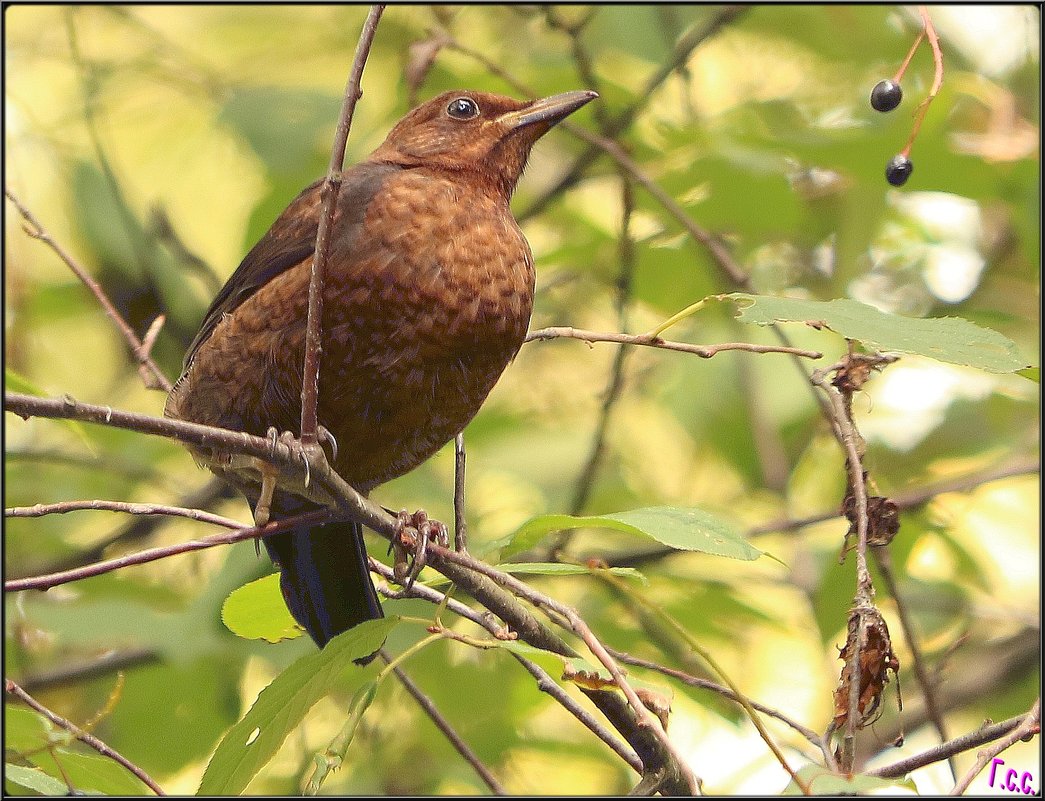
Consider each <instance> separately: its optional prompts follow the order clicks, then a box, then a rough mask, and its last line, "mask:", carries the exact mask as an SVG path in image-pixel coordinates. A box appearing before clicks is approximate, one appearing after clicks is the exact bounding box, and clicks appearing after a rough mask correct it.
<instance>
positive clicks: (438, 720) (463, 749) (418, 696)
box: [381, 649, 507, 795]
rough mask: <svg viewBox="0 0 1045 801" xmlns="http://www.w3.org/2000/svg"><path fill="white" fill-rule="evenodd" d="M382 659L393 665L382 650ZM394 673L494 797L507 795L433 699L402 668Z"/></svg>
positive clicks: (396, 667) (394, 670)
mask: <svg viewBox="0 0 1045 801" xmlns="http://www.w3.org/2000/svg"><path fill="white" fill-rule="evenodd" d="M381 658H382V659H384V660H385V662H386V663H391V659H390V658H389V656H388V655H387V654H386V653H385V652H384V649H382V650H381ZM392 672H393V673H395V675H396V678H397V679H399V682H400V683H401V684H402V685H403V687H405V688H406V691H407V692H408V693H410V695H411V696H412V697H413V699H414V700H415V701H417V705H418V706H419V707H421V709H423V710H424V712H425V714H426V715H428V718H429V720H431V721H432V723H434V724H435V727H436V728H437V729H439V731H441V732H442V733H443V736H444V737H446V739H447V740H448V741H449V743H450V745H452V746H453V747H454V750H455V751H457V753H459V754H460V755H461V757H462V758H463V759H464V761H465V762H467V763H468V764H469V765H471V767H472V770H474V771H475V772H476V774H477V775H478V776H479V778H480V779H482V780H483V783H484V784H486V786H487V787H489V788H490V792H491V793H493V794H494V795H507V793H506V792H505V789H504V787H502V786H501V783H500V782H498V781H497V777H496V776H494V775H493V773H491V772H490V769H489V768H488V767H486V765H484V764H483V762H482V760H481V759H479V756H478V755H477V754H476V753H475V751H473V750H472V749H471V747H470V746H469V745H468V743H466V742H465V741H464V739H462V737H461V735H460V734H458V733H457V730H456V729H454V727H453V725H452V724H451V723H450V721H448V720H447V719H446V718H445V717H444V716H443V714H442V712H440V711H439V708H438V707H437V706H436V705H435V703H434V702H433V701H432V699H431V698H429V697H428V696H427V695H426V694H425V692H424V691H423V690H422V689H421V688H420V687H418V686H417V684H416V683H415V682H414V680H413V679H411V678H410V677H409V676H408V675H407V674H406V671H404V670H403V669H402V668H401V667H399V666H398V665H397V666H395V667H393V668H392Z"/></svg>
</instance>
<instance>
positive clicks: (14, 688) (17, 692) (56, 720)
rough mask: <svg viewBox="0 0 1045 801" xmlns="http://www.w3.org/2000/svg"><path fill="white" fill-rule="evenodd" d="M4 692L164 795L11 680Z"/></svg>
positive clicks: (124, 761) (126, 762)
mask: <svg viewBox="0 0 1045 801" xmlns="http://www.w3.org/2000/svg"><path fill="white" fill-rule="evenodd" d="M4 692H5V693H7V694H8V695H12V696H14V697H15V698H17V699H18V700H20V701H22V703H24V704H27V705H28V706H30V707H32V708H33V709H35V710H36V711H37V712H39V713H40V714H41V715H43V716H44V717H45V718H47V719H48V720H49V721H51V723H53V724H54V725H56V726H58V727H60V728H63V729H65V730H66V731H67V732H69V733H70V734H71V735H73V737H75V738H76V739H77V740H79V741H80V742H82V743H83V744H84V745H87V746H89V747H91V748H93V749H94V750H95V751H97V752H98V753H99V754H101V755H102V756H104V757H108V758H109V759H111V760H113V761H114V762H118V763H119V764H120V765H123V767H125V768H127V770H129V771H130V772H131V773H133V774H134V775H135V776H137V777H138V778H139V779H141V780H142V782H144V783H145V785H146V786H147V787H148V788H149V789H150V790H152V791H153V792H154V793H156V795H165V793H164V792H163V790H162V789H161V788H160V786H159V785H158V784H156V782H154V781H153V780H152V778H151V777H150V776H149V774H148V773H146V772H145V771H144V770H142V769H141V768H139V767H138V766H137V765H135V764H134V763H133V762H131V761H130V760H129V759H127V757H125V756H123V755H122V754H120V753H119V752H118V751H116V750H115V749H113V748H111V747H110V746H108V745H106V744H105V743H103V742H102V741H101V740H99V739H98V738H97V737H95V736H94V735H93V734H91V733H90V732H86V731H84V730H83V729H81V728H80V727H79V726H77V725H76V724H75V723H73V722H72V721H68V720H66V719H65V718H63V717H61V716H60V715H57V714H55V713H54V712H52V711H51V710H50V709H48V708H47V707H45V706H44V705H43V704H41V703H40V702H39V701H37V700H36V699H35V698H33V697H32V696H31V695H30V694H29V693H27V692H26V691H25V690H23V689H22V688H21V687H19V686H18V685H17V684H16V683H15V682H13V681H11V679H4ZM70 789H75V788H70Z"/></svg>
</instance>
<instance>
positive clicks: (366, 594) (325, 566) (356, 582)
mask: <svg viewBox="0 0 1045 801" xmlns="http://www.w3.org/2000/svg"><path fill="white" fill-rule="evenodd" d="M254 502H256V499H255V500H254ZM319 508H320V507H319V506H317V505H315V504H313V503H309V502H308V501H305V500H303V499H301V498H298V497H297V496H295V495H292V494H290V493H287V492H281V491H279V490H277V491H276V492H275V494H274V496H273V498H272V512H271V519H272V520H279V519H285V518H287V517H290V516H292V515H299V514H303V513H305V512H310V511H312V510H314V509H319ZM265 548H266V549H267V550H268V552H269V556H270V557H272V561H274V562H277V563H278V564H279V567H280V577H279V585H280V589H282V591H283V598H284V600H285V601H286V602H287V607H288V608H289V609H290V613H291V614H292V615H293V616H294V619H295V620H296V621H297V622H298V623H299V624H300V625H301V626H302V627H304V629H305V631H307V632H308V633H309V634H310V635H311V637H312V639H313V640H315V642H316V645H318V646H319V647H320V648H322V647H323V646H324V645H326V644H327V642H328V641H329V640H330V639H331V638H333V637H335V636H336V635H338V634H340V633H341V632H343V631H347V630H348V629H350V628H352V627H353V626H357V625H359V624H360V623H362V622H364V621H366V620H376V619H378V618H381V617H384V615H383V613H382V612H381V603H380V601H378V598H377V592H376V591H375V590H374V584H373V582H372V581H371V580H370V570H369V567H368V566H367V555H366V546H365V545H364V543H363V527H362V526H361V525H360V524H359V523H357V522H355V521H351V520H349V521H335V522H331V523H322V524H318V525H317V524H308V525H302V526H300V527H297V528H294V529H291V530H289V531H285V532H281V533H279V534H274V535H272V536H271V537H266V538H265ZM367 661H369V660H367Z"/></svg>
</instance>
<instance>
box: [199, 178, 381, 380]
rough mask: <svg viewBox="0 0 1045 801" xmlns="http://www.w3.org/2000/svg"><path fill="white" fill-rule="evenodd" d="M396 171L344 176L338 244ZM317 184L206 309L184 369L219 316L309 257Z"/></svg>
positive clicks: (316, 220) (294, 203) (299, 198)
mask: <svg viewBox="0 0 1045 801" xmlns="http://www.w3.org/2000/svg"><path fill="white" fill-rule="evenodd" d="M400 169H401V168H400V167H398V166H396V165H393V164H384V163H375V162H363V163H362V164H357V165H356V166H354V167H352V168H351V169H349V170H347V171H346V172H345V173H344V176H343V179H342V184H341V191H340V193H339V194H338V205H337V210H336V213H335V218H334V220H335V225H337V226H338V228H339V233H338V238H339V239H340V240H345V239H348V240H349V241H351V238H352V228H353V227H354V226H360V225H362V222H363V215H364V213H365V212H366V207H367V205H368V204H369V203H370V200H371V199H372V198H373V197H374V195H375V194H376V193H377V191H378V190H379V189H380V188H381V185H382V184H383V183H384V181H385V180H386V179H387V178H388V176H389V175H391V174H392V173H395V172H398V171H399V170H400ZM322 184H323V179H320V180H318V181H316V182H315V183H313V184H312V185H311V186H308V187H307V188H305V189H304V190H303V191H302V192H301V194H299V195H298V196H297V197H296V198H294V200H293V201H291V203H290V205H289V206H287V208H286V209H284V210H283V213H282V214H280V215H279V217H278V218H277V219H276V221H275V222H274V223H273V224H272V227H271V228H269V230H268V231H267V232H266V233H265V235H264V236H263V237H261V239H260V240H258V243H257V244H256V245H255V246H254V247H253V248H251V250H250V252H249V253H248V254H247V255H246V256H245V257H244V258H243V261H242V262H240V265H239V267H237V268H236V272H234V273H233V274H232V276H231V277H230V278H229V280H228V281H227V282H226V283H225V286H223V287H222V288H221V291H220V292H219V293H218V295H217V297H215V298H214V302H213V303H211V305H210V308H209V309H207V313H206V315H204V318H203V323H202V324H201V325H200V330H199V332H198V333H197V334H196V337H195V339H193V340H192V344H191V345H189V349H188V351H187V352H186V354H185V366H186V367H188V365H189V363H190V362H191V361H192V357H193V356H195V354H196V351H197V350H198V349H199V347H200V345H202V344H203V343H204V342H205V341H206V340H207V337H209V336H210V334H211V332H212V331H213V330H214V327H215V326H216V325H217V324H218V323H219V322H220V321H221V318H222V316H223V315H225V314H230V313H231V312H233V311H234V310H235V309H236V308H237V307H238V306H239V305H240V304H241V303H243V301H245V300H246V299H247V298H249V297H250V296H251V295H253V294H254V293H255V292H257V291H258V290H259V289H260V288H261V287H263V286H264V285H265V284H266V283H268V282H269V281H271V280H272V279H273V278H275V277H276V276H277V275H279V274H280V273H282V272H284V271H285V270H289V269H290V268H291V267H293V266H294V265H296V264H300V263H301V262H302V261H304V260H305V259H307V258H308V257H309V256H311V255H312V253H313V252H314V251H315V247H316V232H317V230H318V228H319V216H320V213H321V208H322V201H321V199H320V190H321V188H322Z"/></svg>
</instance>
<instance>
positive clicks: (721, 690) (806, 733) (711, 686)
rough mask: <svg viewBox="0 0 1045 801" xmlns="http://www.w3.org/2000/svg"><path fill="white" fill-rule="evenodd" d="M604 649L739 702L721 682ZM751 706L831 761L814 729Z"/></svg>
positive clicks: (766, 708)
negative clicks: (785, 726) (805, 741)
mask: <svg viewBox="0 0 1045 801" xmlns="http://www.w3.org/2000/svg"><path fill="white" fill-rule="evenodd" d="M606 650H607V651H609V652H610V653H611V654H612V655H613V657H614V658H615V659H617V660H618V661H620V662H624V663H625V664H628V665H634V666H636V667H641V668H646V669H647V670H653V671H656V672H657V673H662V674H663V675H665V676H670V677H671V678H673V679H677V680H678V681H681V682H682V683H683V684H687V685H689V686H690V687H699V688H700V689H702V690H709V691H711V692H713V693H718V694H719V695H721V696H722V697H723V698H728V699H729V700H730V701H734V702H736V703H738V704H740V698H739V697H738V696H737V694H736V693H734V692H733V691H732V690H731V689H729V688H728V687H725V686H723V685H721V684H716V683H715V682H713V681H710V680H709V679H702V678H700V677H699V676H692V675H690V674H689V673H686V672H684V671H682V670H676V669H675V668H670V667H666V666H665V665H661V664H658V663H656V662H651V661H649V660H648V659H641V658H640V657H637V656H632V655H631V654H627V653H625V652H624V651H618V650H616V649H615V648H610V647H609V646H607V647H606ZM751 706H752V707H753V708H754V709H756V710H758V711H759V712H761V713H762V714H764V715H769V717H771V718H776V719H777V720H779V721H781V722H783V723H786V724H787V725H788V726H790V727H791V728H792V729H794V730H795V731H796V732H798V733H799V734H801V735H802V736H803V737H804V738H805V739H807V740H808V741H809V742H810V743H812V744H813V745H814V746H816V748H817V749H819V750H820V752H821V753H822V754H823V756H824V759H825V760H826V761H827V763H828V764H830V763H831V761H832V760H833V757H832V755H831V749H830V747H829V745H828V743H827V741H826V740H824V738H823V737H821V736H820V735H819V734H817V733H816V732H815V731H813V730H812V729H810V728H808V727H806V726H803V725H802V724H801V723H798V722H797V721H794V720H792V719H791V718H789V717H787V715H785V714H784V713H783V712H780V711H779V710H777V709H773V708H772V707H769V706H766V705H765V704H760V703H759V702H758V701H751Z"/></svg>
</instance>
